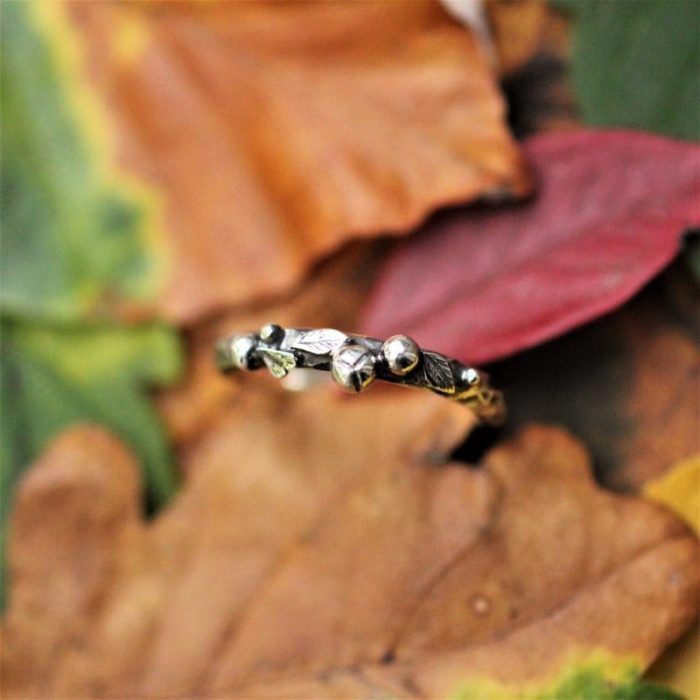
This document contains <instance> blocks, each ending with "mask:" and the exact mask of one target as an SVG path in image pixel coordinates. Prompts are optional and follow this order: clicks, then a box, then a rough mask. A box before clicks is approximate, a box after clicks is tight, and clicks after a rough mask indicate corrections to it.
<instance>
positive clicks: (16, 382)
mask: <svg viewBox="0 0 700 700" xmlns="http://www.w3.org/2000/svg"><path fill="white" fill-rule="evenodd" d="M552 4H553V6H554V7H556V8H557V9H558V10H561V11H562V12H564V13H565V14H566V15H567V16H569V17H570V20H571V22H572V25H571V55H570V70H571V76H572V85H573V89H574V104H575V108H576V109H577V110H578V114H579V117H580V120H581V121H582V122H583V123H585V124H589V125H593V126H608V127H626V128H634V129H643V130H648V131H653V132H656V133H660V134H665V135H668V136H672V137H676V138H682V139H689V140H690V139H692V140H698V139H699V138H700V77H699V76H700V42H699V41H698V31H699V30H698V27H700V3H698V2H696V1H695V0H670V1H669V0H624V1H618V0H556V1H555V2H553V3H552ZM45 7H46V6H45ZM45 7H44V9H40V8H39V3H30V2H10V3H4V4H3V8H2V10H3V17H2V23H1V31H2V45H1V51H2V56H1V76H0V77H1V80H2V90H1V100H2V102H1V109H2V129H3V132H2V172H1V177H2V180H1V186H2V192H1V199H0V216H1V222H2V239H1V250H0V253H1V257H0V265H1V269H0V272H1V277H0V285H1V287H0V290H1V295H2V298H1V303H0V314H1V323H2V326H1V331H2V355H1V367H0V401H1V403H2V409H3V412H2V425H1V433H0V440H1V445H0V448H1V449H0V457H1V459H2V466H1V476H2V481H1V483H0V487H1V489H2V492H1V501H0V507H1V508H2V513H1V516H2V537H3V541H4V533H5V526H6V522H7V516H8V512H9V509H10V504H11V500H12V494H13V491H14V487H15V485H16V483H17V479H18V477H19V476H20V475H21V473H22V471H23V470H24V469H25V468H26V467H27V466H28V465H29V464H30V463H31V462H32V461H33V460H34V459H35V458H36V457H37V455H38V454H39V453H40V452H41V450H42V449H43V448H44V447H45V445H46V444H47V442H48V441H49V440H50V439H51V438H52V437H54V436H55V435H56V434H57V433H58V432H60V431H61V430H62V429H63V428H65V427H67V426H69V425H72V424H75V423H78V422H90V423H94V424H98V425H102V426H105V427H107V428H109V429H110V430H112V431H114V433H115V434H116V435H118V436H119V437H121V438H122V439H124V440H125V441H126V442H127V443H128V445H129V446H130V447H131V448H132V449H133V451H134V452H135V454H136V455H137V456H138V459H139V461H140V464H141V466H142V470H143V476H144V481H145V484H146V488H147V493H148V500H149V503H150V505H151V506H152V507H153V508H154V509H155V508H157V507H159V506H160V505H162V504H163V503H165V502H166V501H167V500H168V498H169V497H170V496H171V495H172V494H173V493H174V491H175V488H176V484H177V481H178V475H177V470H176V467H175V463H174V460H173V449H172V447H171V445H170V444H169V439H168V436H167V435H166V431H165V429H164V427H163V421H162V418H161V417H160V415H159V413H158V412H157V411H156V409H155V406H154V405H153V402H152V396H151V395H152V390H153V389H154V388H155V387H160V386H167V385H169V384H172V383H174V382H176V381H177V379H178V378H179V377H180V376H181V372H182V364H183V358H182V347H181V339H180V332H181V331H180V329H178V328H175V327H173V326H169V325H167V324H166V323H164V322H162V321H161V319H158V318H154V317H153V316H152V315H151V314H149V312H148V308H149V303H150V302H152V301H153V300H154V299H155V297H156V295H157V294H158V292H159V290H160V289H161V288H162V286H163V284H164V283H165V280H166V278H167V275H168V271H169V270H168V257H167V253H166V251H165V248H164V247H163V244H162V240H161V229H162V226H163V225H164V223H163V216H162V205H161V202H160V200H159V197H158V195H157V194H156V193H154V192H152V191H150V190H148V189H146V188H144V186H143V185H142V184H140V183H136V182H135V181H133V180H131V179H130V178H129V177H128V176H126V175H125V174H124V173H123V172H117V171H116V170H115V169H114V167H113V165H112V160H111V156H110V153H109V143H110V134H109V120H108V118H107V115H105V114H103V113H102V111H101V107H100V106H99V105H98V104H97V103H96V102H95V101H94V99H93V97H92V96H91V95H90V94H89V93H88V92H87V91H86V90H85V87H84V83H83V82H82V81H81V80H80V79H79V77H78V74H79V71H80V66H79V56H78V55H77V53H76V51H75V47H74V46H73V40H74V39H73V37H72V36H71V35H70V33H69V32H68V30H67V28H66V27H65V26H63V25H62V24H61V23H60V22H58V21H56V17H54V16H53V15H51V13H50V10H47V9H45ZM522 74H523V75H526V74H527V66H525V68H524V69H523V71H522ZM516 79H517V76H516ZM542 79H543V80H546V79H548V78H547V76H544V77H542ZM509 80H510V79H509ZM511 82H512V81H511ZM4 559H5V553H4V546H3V556H2V561H3V562H4ZM0 585H2V586H3V587H4V584H0ZM611 697H612V696H611ZM630 697H631V696H630ZM635 697H639V696H638V695H637V696H635ZM654 697H662V695H655V696H654Z"/></svg>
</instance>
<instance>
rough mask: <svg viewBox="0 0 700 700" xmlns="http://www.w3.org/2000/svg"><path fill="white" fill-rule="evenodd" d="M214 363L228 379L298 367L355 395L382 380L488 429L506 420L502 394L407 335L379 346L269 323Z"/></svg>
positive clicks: (221, 349)
mask: <svg viewBox="0 0 700 700" xmlns="http://www.w3.org/2000/svg"><path fill="white" fill-rule="evenodd" d="M216 358H217V364H218V366H219V369H220V370H221V371H222V372H224V373H228V372H232V371H235V370H240V369H245V370H256V369H259V368H261V367H267V368H268V369H269V370H270V372H271V373H272V374H273V375H274V376H275V377H278V378H281V377H284V376H286V375H287V373H288V372H289V371H290V370H291V369H295V368H300V367H301V368H313V369H320V370H325V371H327V372H328V371H330V372H331V374H332V375H333V379H334V380H335V381H336V382H337V383H338V384H340V386H342V387H343V388H344V389H347V390H348V391H351V392H355V393H359V392H360V391H364V390H365V389H367V388H368V387H369V386H370V385H371V384H372V382H374V381H375V380H376V379H382V380H384V381H387V382H391V383H393V384H402V385H404V386H412V387H416V388H419V389H429V390H430V391H432V392H434V393H436V394H440V395H441V396H446V397H447V398H450V399H452V400H453V401H456V402H457V403H460V404H463V405H465V406H468V407H469V408H470V409H472V410H473V411H474V413H475V414H476V415H477V417H478V418H479V419H480V420H481V421H482V422H484V423H487V424H490V425H500V424H501V423H503V421H504V419H505V414H506V410H505V402H504V399H503V394H502V392H500V391H497V390H496V389H492V388H491V387H490V386H489V381H488V377H487V375H485V374H484V373H483V372H480V371H478V370H476V369H474V368H473V367H467V366H466V365H463V364H462V363H461V362H459V361H457V360H454V359H451V358H449V357H446V356H445V355H441V354H440V353H438V352H433V351H432V350H422V349H421V348H419V347H418V345H417V343H416V342H415V341H414V340H412V339H411V338H409V337H408V336H406V335H394V336H392V337H391V338H389V339H387V340H385V341H381V340H377V339H376V338H368V337H366V336H362V335H350V334H347V333H343V332H341V331H337V330H334V329H333V328H316V329H311V328H282V327H281V326H278V325H276V324H273V323H269V324H267V325H265V326H263V327H262V328H261V330H260V332H259V333H246V334H239V335H232V336H230V337H228V338H225V339H224V340H221V341H219V342H218V343H217V345H216Z"/></svg>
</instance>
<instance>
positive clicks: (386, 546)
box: [2, 387, 699, 698]
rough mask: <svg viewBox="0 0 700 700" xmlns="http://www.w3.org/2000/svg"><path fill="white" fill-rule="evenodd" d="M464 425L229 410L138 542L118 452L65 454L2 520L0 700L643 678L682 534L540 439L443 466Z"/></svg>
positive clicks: (332, 407) (313, 692)
mask: <svg viewBox="0 0 700 700" xmlns="http://www.w3.org/2000/svg"><path fill="white" fill-rule="evenodd" d="M472 423H473V421H472V418H471V417H470V415H469V413H468V412H466V411H464V410H463V409H461V408H460V407H459V406H457V405H453V404H451V403H449V402H448V401H445V400H444V399H440V398H439V397H435V396H428V395H424V394H422V393H420V392H411V391H409V390H402V389H401V388H395V387H391V388H387V390H386V391H381V390H379V389H376V390H374V391H373V392H372V393H371V394H369V395H367V396H363V397H362V398H357V397H352V398H351V397H347V398H346V397H341V396H338V395H335V394H331V393H325V392H319V391H316V392H312V393H309V394H303V395H291V396H284V395H283V394H282V392H277V391H266V390H264V389H263V390H262V391H259V392H246V393H244V394H241V395H240V396H239V397H238V400H237V404H236V405H235V406H233V407H232V408H231V409H230V410H229V412H228V413H227V414H226V415H224V416H222V417H221V418H220V421H219V423H218V424H217V425H216V426H215V427H214V428H213V429H212V430H210V431H209V432H208V434H207V435H206V436H204V437H203V438H202V439H201V440H200V441H199V442H198V443H197V444H195V445H193V446H192V447H191V448H190V450H189V451H188V453H187V455H186V458H185V459H186V462H187V463H188V465H189V469H188V472H189V474H190V477H189V480H188V482H187V484H186V485H185V488H184V490H183V492H182V494H181V496H180V498H179V499H178V500H177V501H176V502H175V503H174V504H173V506H171V507H170V509H169V510H167V511H166V512H164V513H163V514H162V515H161V516H159V518H158V519H157V520H156V521H155V522H154V523H153V524H152V525H149V526H148V527H146V528H144V527H143V526H142V525H141V524H140V522H139V521H138V520H137V519H136V518H135V516H134V508H135V505H134V503H135V500H136V494H135V490H134V488H133V482H134V478H135V477H134V473H135V466H134V465H133V463H132V462H131V461H130V460H129V459H128V457H127V456H126V455H125V454H124V453H123V451H122V450H121V448H119V447H118V445H117V444H115V443H114V442H113V441H112V440H110V439H108V438H107V437H105V436H104V435H103V434H102V433H101V432H99V431H95V430H91V429H83V430H77V431H75V432H73V433H69V434H67V435H64V436H63V437H62V438H61V439H59V440H58V441H57V442H56V443H55V444H54V445H53V447H52V448H51V449H50V450H49V451H48V452H47V453H46V454H45V456H44V457H43V459H42V460H41V461H40V463H39V464H38V465H37V466H36V467H34V468H33V469H32V471H31V472H30V475H29V477H28V478H27V479H26V480H25V482H24V484H23V485H22V487H21V489H20V496H19V502H18V505H17V510H16V513H15V515H14V518H13V528H12V534H11V541H10V566H11V573H12V577H13V582H14V584H13V594H12V599H11V605H10V610H9V612H8V615H7V617H6V620H5V624H4V628H5V629H4V633H5V642H6V649H5V653H4V654H3V659H2V661H3V664H4V674H3V677H4V678H5V679H7V681H6V685H7V687H6V690H7V692H9V693H10V694H11V695H13V696H23V695H28V694H34V695H40V696H41V697H51V696H55V695H64V696H70V697H76V696H80V697H94V696H105V695H109V696H121V697H125V696H126V697H130V698H138V697H146V696H149V697H163V696H168V697H193V696H200V695H203V694H209V695H217V696H221V695H222V694H226V695H228V696H236V697H241V696H245V697H248V696H250V697H252V696H267V697H291V696H296V697H370V696H373V697H374V696H376V695H377V694H379V693H384V694H387V695H394V696H401V697H444V696H445V694H446V693H447V692H449V691H450V690H451V689H454V687H455V686H456V685H457V684H459V683H460V682H462V681H464V680H465V679H469V678H476V677H478V678H483V677H486V678H492V679H495V680H504V681H508V682H509V683H522V682H525V681H528V680H531V679H536V678H542V677H544V676H548V675H549V674H551V672H552V670H553V669H554V668H555V667H556V666H557V665H558V664H561V663H563V661H564V660H565V659H566V658H568V655H570V654H571V653H574V652H575V653H585V652H586V651H589V652H590V651H592V650H594V649H604V650H607V652H608V653H610V654H614V655H622V656H625V657H628V656H632V657H633V658H634V659H636V660H637V662H638V663H639V664H641V665H646V664H648V663H649V662H650V660H651V659H653V658H654V657H655V656H656V655H657V654H658V653H659V651H660V650H661V649H662V648H663V647H664V646H665V645H666V644H668V643H669V642H670V641H671V640H672V639H674V638H675V637H676V636H678V635H679V634H680V633H681V632H682V631H683V629H685V628H686V627H687V626H688V625H689V624H690V621H691V620H692V616H693V614H694V613H695V610H696V606H697V593H698V585H699V581H698V578H699V577H698V566H697V564H698V547H697V541H696V540H695V538H694V537H693V536H692V535H691V534H689V532H688V530H687V529H686V528H685V527H684V526H683V525H682V524H681V522H680V521H679V520H677V519H675V518H674V517H672V516H670V515H668V514H667V513H665V512H664V511H663V510H662V509H660V508H658V507H656V506H654V505H651V504H649V503H645V502H642V501H639V500H635V499H631V498H623V497H619V496H615V495H613V494H610V493H606V492H604V491H601V490H600V489H599V488H598V487H596V486H595V484H594V483H593V481H592V479H591V477H590V473H589V464H588V458H587V456H586V453H585V451H584V450H583V448H582V447H581V446H580V445H579V444H578V443H577V442H576V441H575V440H574V439H573V438H571V437H569V436H568V435H566V434H565V433H563V432H561V431H559V430H556V429H552V428H537V427H535V428H531V429H529V430H527V431H525V432H524V433H523V434H522V435H521V436H520V437H519V438H517V439H516V440H515V441H514V442H513V443H511V444H509V445H506V446H503V447H500V448H498V449H495V450H494V451H493V452H492V453H491V454H490V455H489V456H488V458H487V459H486V461H485V463H484V464H483V465H482V467H481V468H479V469H467V468H465V467H464V465H460V464H456V463H449V462H448V461H447V455H449V453H450V452H451V450H452V449H454V447H455V446H456V445H457V444H458V443H459V442H460V441H461V440H462V439H463V436H464V434H465V432H467V431H468V430H469V429H470V428H471V426H472ZM377 426H381V430H377ZM339 427H342V429H339ZM125 484H126V486H125ZM39 628H41V630H43V631H42V633H41V634H36V630H37V629H39Z"/></svg>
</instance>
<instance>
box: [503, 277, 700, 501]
mask: <svg viewBox="0 0 700 700" xmlns="http://www.w3.org/2000/svg"><path fill="white" fill-rule="evenodd" d="M685 276H686V274H685V273H684V272H683V270H682V266H681V265H675V266H674V267H672V268H671V269H670V270H669V271H667V272H666V273H665V275H664V276H663V277H662V278H661V279H660V280H658V281H657V282H655V283H653V284H652V285H651V286H650V287H649V288H648V289H646V290H645V291H644V292H643V293H642V294H641V295H638V296H637V297H635V298H634V299H633V300H632V301H631V302H629V303H628V304H626V305H625V306H624V307H622V308H621V309H620V310H618V311H616V312H615V313H613V314H610V315H609V316H606V317H604V318H602V319H599V320H598V321H596V322H594V323H592V324H589V325H587V326H584V327H583V328H581V329H579V330H576V331H575V332H573V333H570V334H568V335H566V336H564V337H563V338H561V339H558V340H555V341H553V342H550V343H547V344H546V345H543V346H541V347H539V348H535V349H534V350H531V351H529V352H526V353H522V354H520V355H518V356H516V357H513V358H511V359H510V360H506V361H504V362H502V363H499V364H498V365H494V366H492V368H491V369H492V374H493V376H494V379H495V380H496V381H497V383H498V384H499V385H501V386H505V387H507V388H508V396H509V404H510V407H511V409H512V410H511V419H510V421H509V429H511V430H517V429H518V428H519V427H521V426H523V425H526V424H528V423H529V422H533V421H537V422H540V421H545V422H549V421H555V420H556V421H558V422H561V423H562V424H564V425H565V426H566V427H567V428H569V429H570V430H572V431H573V432H575V433H576V434H577V435H580V436H581V437H582V438H583V439H584V441H585V442H586V444H587V445H589V446H590V449H591V451H592V453H593V456H594V461H595V464H596V468H597V471H598V474H599V476H600V478H601V479H602V481H603V482H604V483H605V484H608V485H611V486H614V487H615V488H623V489H630V488H632V489H639V488H641V487H642V485H643V484H644V483H645V482H646V481H648V480H649V479H650V478H653V477H655V476H658V475H660V474H662V473H663V472H664V471H665V470H667V469H669V468H670V467H671V466H673V465H674V464H675V463H677V462H678V461H679V460H681V459H684V458H686V457H688V456H690V455H693V454H695V453H696V452H697V449H698V425H700V405H699V404H698V401H697V395H696V392H695V391H693V387H696V386H697V382H698V375H699V374H700V345H699V344H698V340H697V338H698V336H697V321H696V320H695V318H691V317H690V316H686V315H684V305H685V304H686V303H687V302H686V298H687V295H688V294H690V295H692V297H691V298H693V299H694V298H695V295H696V291H695V289H694V288H693V289H691V290H689V291H686V292H684V293H683V298H681V299H675V298H672V295H671V294H670V293H669V287H670V286H676V284H677V283H678V282H681V281H683V280H684V279H685ZM670 291H671V292H672V293H673V294H676V292H673V290H670Z"/></svg>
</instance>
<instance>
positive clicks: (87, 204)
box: [0, 2, 181, 587]
mask: <svg viewBox="0 0 700 700" xmlns="http://www.w3.org/2000/svg"><path fill="white" fill-rule="evenodd" d="M2 10H3V12H2V15H3V16H2V57H1V58H2V61H1V70H2V73H1V79H2V92H1V100H2V102H1V109H2V198H1V210H0V216H1V217H2V239H1V245H2V247H1V251H0V252H1V256H0V261H1V276H0V280H1V297H2V298H1V306H0V312H1V315H2V356H1V362H2V365H1V374H0V382H1V384H0V392H1V394H0V400H1V402H2V409H3V411H2V415H3V420H2V433H1V437H0V439H1V453H0V455H1V458H2V468H1V473H2V482H1V488H2V492H1V495H2V500H1V507H2V532H3V541H4V532H5V523H6V519H7V514H8V511H9V506H10V502H11V499H12V494H13V491H14V486H15V484H16V480H17V478H18V477H19V475H20V473H21V472H22V470H23V469H24V468H25V467H26V466H27V465H28V464H30V463H31V461H32V460H33V459H34V458H36V456H37V455H38V454H39V452H40V451H41V449H42V448H43V447H44V446H45V445H46V443H47V441H48V440H49V439H51V438H52V437H53V436H54V435H56V434H57V433H58V432H59V431H60V430H62V429H63V428H65V427H67V426H69V425H72V424H75V423H78V422H85V421H87V422H92V423H96V424H99V425H104V426H108V427H109V428H111V429H112V430H114V431H115V432H116V434H118V435H120V436H121V437H122V438H123V439H124V440H126V441H127V442H128V443H129V444H130V445H131V446H132V448H133V449H134V450H135V452H136V453H137V454H138V456H139V459H140V461H141V464H142V466H143V470H144V476H145V478H146V481H147V484H148V487H149V498H150V500H151V502H152V503H153V504H154V505H160V504H162V503H164V502H165V501H166V500H167V498H168V497H169V496H170V495H171V494H172V493H173V490H174V487H175V482H176V470H175V468H174V464H173V462H172V459H171V451H170V448H169V447H168V442H167V439H166V437H165V432H164V430H163V427H162V422H161V420H160V418H159V416H158V414H157V412H156V410H155V408H154V407H153V405H152V403H151V400H150V398H149V395H148V392H147V387H150V386H155V385H163V384H166V383H169V382H172V381H174V380H175V379H176V378H177V377H178V376H179V374H180V368H181V351H180V345H179V340H178V335H177V332H176V331H175V330H174V329H172V328H170V327H168V326H166V325H164V324H162V323H157V322H155V323H154V322H148V323H133V322H126V319H124V318H119V315H118V313H117V312H116V311H115V309H116V308H117V307H118V306H121V307H122V308H123V309H124V314H123V315H125V316H126V315H128V305H129V303H132V302H138V303H144V302H146V301H147V300H148V299H149V298H152V297H153V295H154V294H155V293H156V291H157V289H158V287H159V285H160V284H161V282H162V279H163V276H164V274H165V267H164V260H163V256H162V255H161V254H160V253H159V252H158V248H157V242H158V241H157V236H158V232H157V222H158V215H157V213H158V208H157V206H156V204H155V202H154V198H153V197H152V196H151V195H149V193H147V192H145V191H143V190H142V189H139V188H138V187H137V186H135V185H134V184H133V183H132V182H129V181H128V180H127V179H126V178H125V177H124V176H123V175H121V174H117V173H115V172H111V171H110V166H109V161H108V152H107V139H108V134H107V133H106V131H105V130H106V129H107V128H108V127H107V124H106V123H104V120H102V119H101V114H100V111H99V109H98V107H97V106H96V105H95V104H94V103H93V100H92V98H91V96H90V95H89V94H86V93H85V92H84V88H83V87H82V85H83V83H82V82H81V81H80V80H78V77H77V71H78V70H79V69H80V67H79V65H78V62H77V56H76V55H75V52H74V50H73V47H72V45H71V43H70V40H71V37H70V36H69V35H67V34H65V33H64V32H65V28H64V27H62V25H61V24H60V23H54V22H53V19H54V18H53V17H47V16H42V13H41V12H40V11H39V8H38V7H37V5H36V4H32V3H25V2H13V3H4V4H3V8H2ZM3 552H4V548H3ZM3 562H4V557H3ZM3 587H4V586H3Z"/></svg>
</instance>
